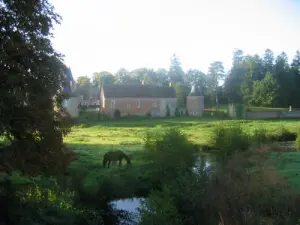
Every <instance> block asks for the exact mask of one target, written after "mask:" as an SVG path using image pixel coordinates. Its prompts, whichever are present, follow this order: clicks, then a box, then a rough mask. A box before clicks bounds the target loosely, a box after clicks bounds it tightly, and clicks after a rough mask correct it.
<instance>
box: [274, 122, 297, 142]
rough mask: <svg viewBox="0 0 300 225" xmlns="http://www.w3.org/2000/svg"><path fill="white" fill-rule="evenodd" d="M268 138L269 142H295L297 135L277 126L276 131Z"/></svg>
mask: <svg viewBox="0 0 300 225" xmlns="http://www.w3.org/2000/svg"><path fill="white" fill-rule="evenodd" d="M268 138H269V139H270V140H271V141H295V140H296V138H297V134H296V133H294V132H291V131H289V130H288V129H287V128H286V127H284V126H282V125H281V126H279V127H278V128H277V129H276V130H274V131H273V132H271V133H270V134H268Z"/></svg>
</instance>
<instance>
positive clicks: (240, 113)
mask: <svg viewBox="0 0 300 225" xmlns="http://www.w3.org/2000/svg"><path fill="white" fill-rule="evenodd" d="M235 112H236V117H237V118H238V119H242V118H244V113H245V105H243V104H236V105H235Z"/></svg>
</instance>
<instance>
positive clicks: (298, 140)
mask: <svg viewBox="0 0 300 225" xmlns="http://www.w3.org/2000/svg"><path fill="white" fill-rule="evenodd" d="M296 148H297V149H298V150H300V135H299V134H298V135H297V138H296Z"/></svg>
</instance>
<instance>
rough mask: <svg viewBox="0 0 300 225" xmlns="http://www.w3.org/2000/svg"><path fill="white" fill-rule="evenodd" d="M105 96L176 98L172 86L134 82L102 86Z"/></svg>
mask: <svg viewBox="0 0 300 225" xmlns="http://www.w3.org/2000/svg"><path fill="white" fill-rule="evenodd" d="M103 91H104V96H105V97H106V98H176V93H175V90H174V88H173V87H169V86H156V85H136V84H110V85H104V86H103Z"/></svg>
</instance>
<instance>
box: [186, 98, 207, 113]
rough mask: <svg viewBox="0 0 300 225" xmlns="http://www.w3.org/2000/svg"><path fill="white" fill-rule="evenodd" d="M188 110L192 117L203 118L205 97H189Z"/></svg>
mask: <svg viewBox="0 0 300 225" xmlns="http://www.w3.org/2000/svg"><path fill="white" fill-rule="evenodd" d="M187 110H188V113H189V115H190V116H202V112H203V110H204V96H187Z"/></svg>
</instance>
